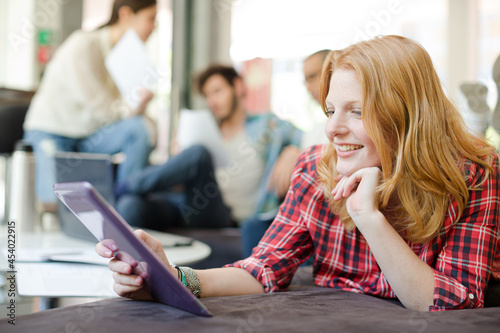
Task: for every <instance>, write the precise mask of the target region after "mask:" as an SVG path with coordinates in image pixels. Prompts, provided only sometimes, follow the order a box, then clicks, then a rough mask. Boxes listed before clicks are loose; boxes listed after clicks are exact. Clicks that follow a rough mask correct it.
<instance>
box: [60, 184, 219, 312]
mask: <svg viewBox="0 0 500 333" xmlns="http://www.w3.org/2000/svg"><path fill="white" fill-rule="evenodd" d="M54 192H55V194H56V195H57V197H58V198H59V199H60V200H61V201H62V203H64V205H66V207H68V208H69V210H70V211H71V212H73V214H75V215H76V217H77V218H78V219H79V220H80V221H81V222H82V223H83V224H84V225H85V227H86V228H87V229H88V230H89V231H90V232H91V233H92V234H93V235H94V236H95V237H96V239H97V240H99V241H101V240H103V239H112V240H114V241H115V243H116V244H117V245H118V248H119V252H122V254H121V255H129V256H131V257H132V258H134V259H135V260H136V261H137V262H138V263H139V265H138V267H136V272H137V273H139V272H141V271H143V272H146V273H147V277H146V278H145V279H144V288H145V289H146V290H147V291H148V292H149V293H150V294H151V296H152V298H153V299H154V300H156V301H158V302H160V303H163V304H167V305H170V306H173V307H176V308H179V309H182V310H185V311H188V312H191V313H193V314H196V315H200V316H207V317H209V316H211V314H210V312H208V310H207V309H206V308H205V306H204V305H203V304H202V303H201V302H200V301H199V300H198V299H197V298H196V297H195V296H194V295H193V294H192V293H191V292H190V291H189V290H188V289H187V288H186V287H184V285H182V283H180V282H179V281H178V280H177V278H176V277H174V276H173V275H172V274H171V273H170V272H169V271H168V269H167V267H166V266H165V264H164V263H163V262H161V260H160V259H159V258H158V256H157V255H156V254H155V253H153V252H152V251H151V250H150V248H149V247H148V246H147V245H146V244H145V243H144V241H142V239H139V238H137V237H136V236H135V235H134V234H133V229H132V228H131V227H130V226H129V225H128V223H127V222H126V221H125V220H124V219H123V218H122V217H121V216H120V215H119V214H118V213H117V212H116V210H115V209H114V208H113V207H112V206H111V205H110V204H109V203H107V202H106V200H105V199H104V198H103V197H102V196H101V195H100V194H99V193H98V192H97V191H96V190H95V189H94V187H93V186H92V185H91V184H90V183H88V182H77V183H59V184H55V185H54ZM115 255H116V254H115Z"/></svg>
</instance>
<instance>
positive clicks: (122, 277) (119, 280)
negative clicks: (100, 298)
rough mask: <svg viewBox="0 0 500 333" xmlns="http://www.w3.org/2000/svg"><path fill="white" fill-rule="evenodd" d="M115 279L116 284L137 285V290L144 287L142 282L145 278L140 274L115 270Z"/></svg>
mask: <svg viewBox="0 0 500 333" xmlns="http://www.w3.org/2000/svg"><path fill="white" fill-rule="evenodd" d="M113 279H114V280H115V284H120V285H123V286H129V287H135V288H136V290H137V289H140V288H142V284H143V282H144V280H143V279H142V278H141V277H140V276H138V275H131V274H121V273H117V272H113Z"/></svg>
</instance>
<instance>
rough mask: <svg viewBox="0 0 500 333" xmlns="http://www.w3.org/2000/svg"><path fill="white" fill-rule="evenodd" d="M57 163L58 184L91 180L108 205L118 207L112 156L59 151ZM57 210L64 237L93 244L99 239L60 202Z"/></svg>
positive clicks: (56, 158)
mask: <svg viewBox="0 0 500 333" xmlns="http://www.w3.org/2000/svg"><path fill="white" fill-rule="evenodd" d="M55 162H56V182H57V183H70V182H80V181H87V182H89V183H90V184H92V185H93V186H94V188H95V189H96V190H97V191H98V192H99V193H101V195H102V196H103V197H104V199H106V201H107V202H109V203H110V204H111V205H113V204H114V193H113V176H114V172H113V162H112V160H111V155H106V154H89V153H74V152H58V153H57V154H56V157H55ZM57 211H58V218H59V223H60V225H61V230H62V232H63V233H64V234H66V235H68V236H71V237H76V238H80V239H85V240H89V241H94V240H95V237H94V236H93V235H92V234H91V233H90V232H89V231H88V230H87V228H85V226H84V225H83V224H82V223H81V222H80V221H79V220H78V218H77V217H76V216H75V215H74V214H73V213H72V212H71V211H70V210H69V209H68V208H67V207H66V206H65V205H64V204H63V203H61V202H60V201H58V203H57Z"/></svg>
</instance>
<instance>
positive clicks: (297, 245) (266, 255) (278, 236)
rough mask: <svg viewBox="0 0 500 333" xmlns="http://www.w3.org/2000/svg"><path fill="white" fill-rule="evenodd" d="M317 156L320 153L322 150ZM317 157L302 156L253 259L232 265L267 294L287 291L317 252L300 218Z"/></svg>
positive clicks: (312, 180)
mask: <svg viewBox="0 0 500 333" xmlns="http://www.w3.org/2000/svg"><path fill="white" fill-rule="evenodd" d="M317 149H318V153H320V150H321V149H320V148H317ZM312 158H314V154H313V156H312V157H311V155H308V154H305V153H303V154H302V155H301V157H299V159H298V161H297V164H296V166H295V170H294V172H293V174H292V181H291V185H290V189H289V190H288V193H287V196H286V198H285V201H284V203H283V204H282V205H281V207H280V210H279V213H278V215H277V216H276V218H275V219H274V221H273V223H272V224H271V226H270V227H269V229H268V230H267V231H266V233H265V235H264V237H263V238H262V240H261V241H260V242H259V245H258V246H257V247H256V248H255V249H254V251H253V253H252V255H251V256H250V257H249V258H247V259H244V260H240V261H237V262H235V263H233V264H231V265H227V266H233V267H241V268H244V269H246V270H247V271H248V272H249V273H250V274H252V275H253V276H255V278H256V279H257V280H259V281H260V282H261V283H262V285H263V286H264V289H265V291H266V292H272V291H278V290H285V289H286V288H287V287H288V286H289V285H290V282H291V280H292V277H293V275H294V274H295V272H296V270H297V268H298V267H299V266H300V264H301V263H303V262H304V261H305V260H306V259H307V258H308V257H309V255H310V254H311V253H312V252H313V251H314V246H313V242H312V240H311V237H310V234H309V230H308V228H307V225H306V223H305V221H304V219H303V217H302V216H301V214H300V209H299V207H300V204H301V201H302V196H301V195H300V193H297V191H299V192H300V189H301V188H302V187H303V185H304V182H308V183H309V184H313V183H314V182H315V179H314V178H313V177H311V176H310V172H308V171H309V169H310V168H311V167H313V168H314V169H315V164H314V163H313V162H312V161H311V159H312Z"/></svg>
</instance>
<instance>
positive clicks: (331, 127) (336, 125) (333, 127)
mask: <svg viewBox="0 0 500 333" xmlns="http://www.w3.org/2000/svg"><path fill="white" fill-rule="evenodd" d="M346 132H347V127H346V125H345V119H344V117H343V115H342V114H340V112H336V113H334V114H332V115H330V117H328V120H327V121H326V126H325V133H326V136H327V137H328V138H329V139H333V138H334V137H335V136H337V135H341V134H345V133H346Z"/></svg>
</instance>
